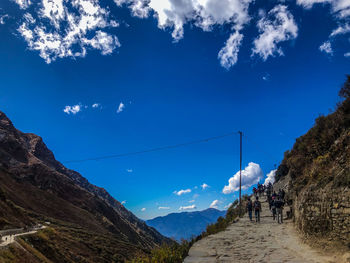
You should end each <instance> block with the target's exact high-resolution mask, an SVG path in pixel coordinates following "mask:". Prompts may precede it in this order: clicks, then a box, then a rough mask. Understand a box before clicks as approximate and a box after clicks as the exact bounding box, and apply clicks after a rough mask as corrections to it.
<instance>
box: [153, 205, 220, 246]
mask: <svg viewBox="0 0 350 263" xmlns="http://www.w3.org/2000/svg"><path fill="white" fill-rule="evenodd" d="M225 214H226V211H220V210H217V209H214V208H208V209H206V210H203V211H196V212H182V213H172V214H169V215H167V216H160V217H156V218H154V219H151V220H147V221H146V223H147V225H149V226H151V227H154V228H155V229H157V230H158V231H159V232H160V233H161V234H162V235H164V236H167V237H171V238H174V239H176V240H178V241H179V240H181V239H189V238H191V237H193V236H197V235H199V234H201V233H202V232H203V231H205V229H206V227H207V225H209V224H212V223H215V222H216V221H217V219H218V218H219V217H220V216H222V217H224V216H225Z"/></svg>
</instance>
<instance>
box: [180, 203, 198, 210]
mask: <svg viewBox="0 0 350 263" xmlns="http://www.w3.org/2000/svg"><path fill="white" fill-rule="evenodd" d="M196 208H197V207H196V205H195V204H193V205H189V206H180V208H179V210H180V211H183V210H192V209H196Z"/></svg>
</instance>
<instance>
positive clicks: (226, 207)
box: [224, 203, 233, 209]
mask: <svg viewBox="0 0 350 263" xmlns="http://www.w3.org/2000/svg"><path fill="white" fill-rule="evenodd" d="M232 204H233V203H229V204H228V205H225V206H224V209H229V208H230V206H231V205H232Z"/></svg>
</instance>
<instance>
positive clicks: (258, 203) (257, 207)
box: [254, 201, 260, 210]
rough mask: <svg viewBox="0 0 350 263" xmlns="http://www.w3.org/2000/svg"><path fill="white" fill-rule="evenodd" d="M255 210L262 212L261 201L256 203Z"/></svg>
mask: <svg viewBox="0 0 350 263" xmlns="http://www.w3.org/2000/svg"><path fill="white" fill-rule="evenodd" d="M254 208H255V210H260V202H259V201H255V202H254Z"/></svg>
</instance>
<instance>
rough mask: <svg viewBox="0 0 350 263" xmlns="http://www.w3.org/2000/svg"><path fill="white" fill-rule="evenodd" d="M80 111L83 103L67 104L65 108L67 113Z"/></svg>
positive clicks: (64, 110)
mask: <svg viewBox="0 0 350 263" xmlns="http://www.w3.org/2000/svg"><path fill="white" fill-rule="evenodd" d="M80 111H81V105H74V106H66V107H64V109H63V112H65V113H67V114H73V115H75V114H77V113H78V112H80Z"/></svg>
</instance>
